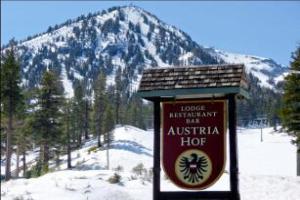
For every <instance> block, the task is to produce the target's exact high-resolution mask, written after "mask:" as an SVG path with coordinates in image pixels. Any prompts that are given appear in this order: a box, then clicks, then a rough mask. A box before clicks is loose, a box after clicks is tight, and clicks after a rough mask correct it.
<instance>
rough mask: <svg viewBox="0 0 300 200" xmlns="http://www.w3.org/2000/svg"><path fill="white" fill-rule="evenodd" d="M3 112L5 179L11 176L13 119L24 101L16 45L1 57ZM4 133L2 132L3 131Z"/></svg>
mask: <svg viewBox="0 0 300 200" xmlns="http://www.w3.org/2000/svg"><path fill="white" fill-rule="evenodd" d="M1 60H2V61H1V114H3V116H4V117H7V131H6V167H5V180H9V179H10V178H11V172H10V171H11V170H10V169H11V154H12V136H13V132H14V130H13V129H14V127H13V121H14V117H15V116H16V114H17V111H18V107H19V105H20V102H21V101H22V95H21V89H20V86H19V85H20V67H19V63H18V62H17V59H16V53H15V49H14V46H11V48H10V49H8V50H7V51H6V53H5V55H4V57H3V58H2V59H1ZM1 133H2V132H1Z"/></svg>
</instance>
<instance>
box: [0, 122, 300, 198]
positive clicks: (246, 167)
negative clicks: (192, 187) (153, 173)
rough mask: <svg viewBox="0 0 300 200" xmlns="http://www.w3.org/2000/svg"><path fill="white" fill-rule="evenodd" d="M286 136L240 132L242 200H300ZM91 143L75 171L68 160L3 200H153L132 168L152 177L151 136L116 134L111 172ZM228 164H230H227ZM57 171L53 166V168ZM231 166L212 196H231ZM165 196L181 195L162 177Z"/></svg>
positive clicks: (125, 130) (7, 190) (10, 185)
mask: <svg viewBox="0 0 300 200" xmlns="http://www.w3.org/2000/svg"><path fill="white" fill-rule="evenodd" d="M291 139H292V138H291V137H290V136H287V135H286V134H285V133H277V132H273V130H272V129H271V128H265V129H263V142H261V141H260V129H239V131H238V147H239V165H240V176H239V177H240V192H241V199H243V200H252V199H257V200H270V199H272V200H298V199H300V178H299V177H296V174H295V172H296V148H295V146H293V145H292V144H291V143H290V141H291ZM96 143H97V142H96V141H95V140H90V141H89V142H87V143H86V144H85V145H84V147H83V148H82V149H80V150H77V151H74V152H73V153H72V158H73V160H72V164H73V165H75V166H76V167H75V168H74V169H73V170H66V162H65V161H66V157H65V156H64V157H62V159H63V163H62V165H61V166H60V170H58V171H55V172H53V173H49V174H47V175H44V176H41V177H39V178H32V179H17V180H12V181H9V182H3V183H1V185H2V187H1V199H7V200H10V199H18V198H19V199H20V198H21V197H23V199H37V200H48V199H49V200H50V199H51V200H52V199H59V200H64V199H72V200H81V199H89V200H93V199H95V200H96V199H97V200H99V199H101V200H151V199H152V183H151V180H150V181H149V180H148V179H145V177H146V176H137V175H136V174H134V173H133V172H132V168H133V167H135V166H137V165H138V164H139V163H143V164H144V166H145V168H146V169H147V171H148V172H149V169H150V168H151V167H152V159H153V157H152V155H153V153H152V148H153V146H152V143H153V133H152V131H143V130H140V129H138V128H135V127H132V126H119V127H117V128H116V129H115V130H114V142H113V143H112V145H111V150H110V151H109V154H110V169H111V170H106V169H105V167H106V150H98V151H97V152H90V153H88V149H89V148H91V147H93V146H95V145H96ZM227 161H228V159H227ZM51 166H52V165H51ZM117 166H122V167H123V171H121V172H118V173H119V174H120V175H121V177H122V178H121V182H120V183H118V184H111V183H109V182H108V181H107V180H108V179H109V177H111V176H113V174H114V173H115V172H114V170H113V169H114V168H116V167H117ZM228 184H229V174H228V162H227V164H226V171H225V173H224V174H223V176H222V177H221V178H220V180H219V181H218V182H217V183H216V184H215V185H213V186H212V187H211V188H209V189H207V190H228V189H229V187H228ZM161 190H168V191H172V190H173V191H174V190H180V189H178V188H177V187H176V186H174V185H173V184H172V183H170V181H169V180H167V179H166V178H165V176H164V174H163V173H162V187H161Z"/></svg>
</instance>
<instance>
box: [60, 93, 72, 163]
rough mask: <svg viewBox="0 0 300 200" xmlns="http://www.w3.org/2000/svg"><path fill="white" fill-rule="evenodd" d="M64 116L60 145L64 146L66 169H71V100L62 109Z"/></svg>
mask: <svg viewBox="0 0 300 200" xmlns="http://www.w3.org/2000/svg"><path fill="white" fill-rule="evenodd" d="M63 111H64V115H63V119H64V124H63V126H64V128H63V133H64V134H63V139H62V143H63V144H64V146H66V148H67V167H68V169H70V168H72V163H71V161H72V158H71V150H72V147H71V145H72V144H71V135H72V133H71V131H72V99H71V100H66V101H65V104H64V107H63Z"/></svg>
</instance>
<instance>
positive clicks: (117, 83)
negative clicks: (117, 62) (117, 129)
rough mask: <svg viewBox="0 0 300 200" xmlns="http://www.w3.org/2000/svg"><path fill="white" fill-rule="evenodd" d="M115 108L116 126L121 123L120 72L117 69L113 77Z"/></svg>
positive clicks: (119, 69)
mask: <svg viewBox="0 0 300 200" xmlns="http://www.w3.org/2000/svg"><path fill="white" fill-rule="evenodd" d="M115 89H116V91H115V106H116V124H119V123H121V120H120V109H121V97H122V70H121V68H120V67H119V68H118V69H117V72H116V76H115Z"/></svg>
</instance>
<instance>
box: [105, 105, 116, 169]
mask: <svg viewBox="0 0 300 200" xmlns="http://www.w3.org/2000/svg"><path fill="white" fill-rule="evenodd" d="M114 126H115V123H114V117H113V110H112V107H111V106H110V104H108V106H107V107H106V109H105V121H104V132H105V137H104V141H105V143H106V149H107V155H106V158H107V169H109V148H110V143H111V140H112V130H113V128H114Z"/></svg>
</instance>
